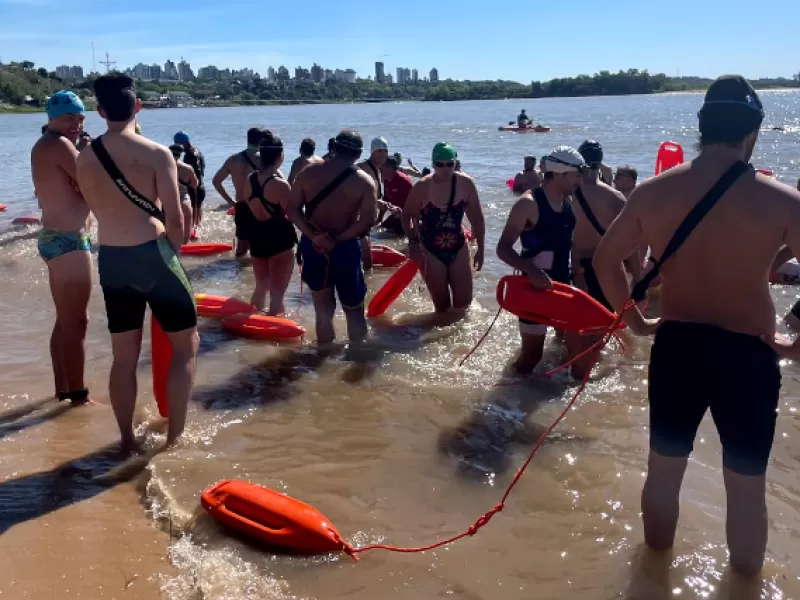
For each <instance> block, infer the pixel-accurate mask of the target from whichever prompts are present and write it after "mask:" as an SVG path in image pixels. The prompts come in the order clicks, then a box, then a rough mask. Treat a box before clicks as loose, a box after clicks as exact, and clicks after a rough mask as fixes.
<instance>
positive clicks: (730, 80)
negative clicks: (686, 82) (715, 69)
mask: <svg viewBox="0 0 800 600" xmlns="http://www.w3.org/2000/svg"><path fill="white" fill-rule="evenodd" d="M697 117H698V125H699V129H700V134H701V136H702V138H701V139H702V140H704V141H705V143H734V142H737V141H739V140H741V139H743V138H744V137H745V136H746V135H749V134H750V133H752V132H754V131H758V129H759V128H760V127H761V123H762V121H763V120H764V107H763V105H762V104H761V100H760V98H759V97H758V94H757V93H756V91H755V90H754V89H753V86H751V85H750V83H749V82H748V81H747V80H746V79H745V78H744V77H742V76H741V75H723V76H722V77H718V78H717V79H716V80H714V82H713V83H712V84H711V85H710V86H709V88H708V91H707V92H706V96H705V99H704V101H703V106H702V107H701V108H700V111H699V112H698V113H697Z"/></svg>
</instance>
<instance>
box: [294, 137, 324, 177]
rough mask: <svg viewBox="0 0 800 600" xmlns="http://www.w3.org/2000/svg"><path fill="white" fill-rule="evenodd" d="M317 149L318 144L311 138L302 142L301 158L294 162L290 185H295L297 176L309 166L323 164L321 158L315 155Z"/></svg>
mask: <svg viewBox="0 0 800 600" xmlns="http://www.w3.org/2000/svg"><path fill="white" fill-rule="evenodd" d="M316 149H317V144H316V142H314V140H312V139H311V138H306V139H304V140H303V141H302V142H300V156H298V157H297V158H295V159H294V161H293V162H292V169H291V171H289V180H288V181H289V185H291V184H293V183H294V180H295V178H296V177H297V174H298V173H299V172H300V171H302V170H303V169H305V168H306V167H307V166H308V165H310V164H313V163H318V162H322V160H323V159H322V158H321V157H319V156H315V155H314V151H315V150H316Z"/></svg>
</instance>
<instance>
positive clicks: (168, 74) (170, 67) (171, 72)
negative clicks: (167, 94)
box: [164, 60, 179, 81]
mask: <svg viewBox="0 0 800 600" xmlns="http://www.w3.org/2000/svg"><path fill="white" fill-rule="evenodd" d="M164 79H168V80H175V81H177V80H178V79H179V78H178V67H176V66H175V63H174V62H172V61H171V60H168V61H167V62H165V63H164Z"/></svg>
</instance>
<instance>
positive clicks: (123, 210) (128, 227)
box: [78, 132, 180, 246]
mask: <svg viewBox="0 0 800 600" xmlns="http://www.w3.org/2000/svg"><path fill="white" fill-rule="evenodd" d="M102 143H103V146H104V147H105V149H106V151H107V152H108V153H109V155H111V159H112V160H113V161H114V162H115V163H116V165H117V167H118V168H119V170H120V171H121V172H122V174H123V175H124V176H125V179H127V180H128V183H130V184H131V186H132V187H133V188H134V189H135V190H136V191H137V192H138V193H139V194H141V195H142V196H144V197H145V198H147V199H148V200H151V201H152V202H155V203H157V204H159V205H161V206H162V208H163V210H164V211H165V213H167V215H168V219H169V218H170V217H169V213H170V212H171V210H170V209H171V207H170V206H169V205H168V204H171V203H172V201H175V202H176V206H175V207H172V210H176V208H177V210H178V211H180V208H179V204H178V203H177V198H178V176H177V175H178V171H177V164H176V162H175V159H174V158H173V157H172V153H171V152H170V151H169V149H167V148H166V147H164V146H162V145H160V144H157V143H156V142H153V141H151V140H148V139H147V138H145V137H142V136H140V135H136V134H135V133H133V132H123V133H109V134H105V135H103V136H102ZM165 178H167V179H171V185H170V182H169V181H164V179H165ZM78 181H79V183H80V186H81V190H83V192H84V197H85V198H86V202H87V203H88V205H89V206H90V207H91V209H92V212H94V214H95V216H96V217H97V221H98V225H99V232H98V241H99V243H100V244H101V245H110V246H134V245H137V244H142V243H145V242H148V241H150V240H153V239H156V238H157V237H159V236H160V235H162V234H163V233H164V225H163V224H162V223H161V222H160V221H159V220H158V219H155V218H153V217H151V216H150V215H149V214H148V213H146V212H145V211H144V210H142V209H141V208H139V207H138V206H136V205H135V204H134V203H133V202H131V200H129V199H128V198H127V197H126V196H124V195H123V194H122V192H121V191H120V190H119V188H117V186H116V184H115V183H114V181H113V180H112V179H111V176H110V175H109V174H108V173H107V172H106V170H105V169H104V168H103V166H102V165H101V164H100V161H99V160H98V159H97V156H96V154H95V152H94V149H93V148H92V147H91V146H90V147H88V148H86V149H85V150H84V151H83V152H81V155H80V157H79V159H78ZM173 193H174V198H172V195H173ZM162 195H164V196H168V197H169V200H168V201H167V200H166V199H165V198H161V197H160V196H162Z"/></svg>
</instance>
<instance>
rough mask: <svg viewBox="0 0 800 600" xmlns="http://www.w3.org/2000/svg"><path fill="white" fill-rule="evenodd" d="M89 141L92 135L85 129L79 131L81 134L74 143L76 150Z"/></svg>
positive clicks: (83, 146)
mask: <svg viewBox="0 0 800 600" xmlns="http://www.w3.org/2000/svg"><path fill="white" fill-rule="evenodd" d="M91 143H92V136H91V135H89V133H88V132H86V131H81V135H80V136H79V137H78V141H77V142H76V143H75V148H76V149H77V150H78V152H80V151H81V150H83V149H84V148H86V146H88V145H89V144H91Z"/></svg>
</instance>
